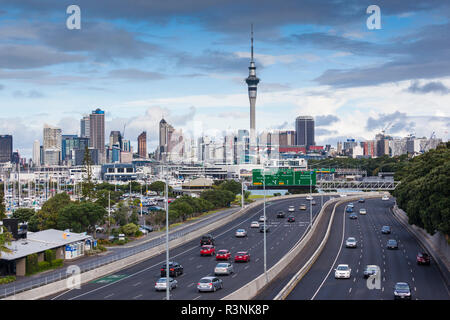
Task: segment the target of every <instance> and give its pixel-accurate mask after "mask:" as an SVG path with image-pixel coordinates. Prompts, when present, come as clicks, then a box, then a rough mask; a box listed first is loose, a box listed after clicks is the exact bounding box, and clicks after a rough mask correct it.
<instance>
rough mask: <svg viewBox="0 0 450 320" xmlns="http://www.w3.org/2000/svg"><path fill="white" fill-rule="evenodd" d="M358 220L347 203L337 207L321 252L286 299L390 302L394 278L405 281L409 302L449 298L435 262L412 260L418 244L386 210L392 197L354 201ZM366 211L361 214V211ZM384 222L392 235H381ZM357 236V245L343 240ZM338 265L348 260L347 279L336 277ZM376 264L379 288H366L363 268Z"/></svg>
mask: <svg viewBox="0 0 450 320" xmlns="http://www.w3.org/2000/svg"><path fill="white" fill-rule="evenodd" d="M353 203H354V206H355V207H354V212H355V213H357V215H358V218H357V219H356V220H351V219H349V218H348V215H349V214H348V213H345V204H343V205H339V206H338V207H337V208H336V213H335V217H334V219H333V225H332V228H331V234H330V237H329V239H328V241H327V244H326V245H325V248H324V249H323V251H322V253H321V254H320V256H319V257H318V259H317V260H316V262H315V263H314V264H313V266H312V267H311V269H310V270H309V271H308V273H307V274H306V275H305V276H304V277H303V279H302V280H301V281H300V282H299V283H298V284H297V286H296V287H295V288H294V289H293V290H292V291H291V293H290V294H289V296H288V297H287V300H310V299H314V300H392V299H393V297H394V294H393V286H394V285H395V283H396V282H408V283H409V285H410V287H411V293H412V299H413V300H428V299H432V300H447V299H450V293H449V290H448V288H447V286H446V285H445V282H444V280H443V278H442V276H441V273H440V271H439V269H438V267H437V266H436V263H435V262H434V261H433V259H432V260H431V265H430V266H419V265H417V264H416V255H417V253H418V252H419V251H421V250H422V248H421V246H420V244H419V243H418V242H417V240H416V239H415V238H414V237H413V235H411V234H410V233H409V232H408V231H407V230H406V229H405V228H404V227H403V226H402V225H401V224H400V223H399V222H398V221H397V220H396V218H395V217H394V216H393V214H392V212H391V211H390V208H391V207H392V205H393V203H394V200H393V198H391V199H390V200H389V201H382V200H381V199H370V200H369V199H368V200H366V202H365V203H358V202H357V201H354V202H353ZM360 208H366V209H367V214H366V215H360V214H359V209H360ZM383 225H389V226H391V229H392V233H391V234H382V233H381V231H380V230H381V227H382V226H383ZM348 237H355V238H356V239H357V241H358V247H357V248H346V247H345V240H346V239H347V238H348ZM388 239H396V240H397V242H398V245H399V249H398V250H387V249H386V242H387V240H388ZM338 264H348V265H349V266H350V268H351V270H352V271H351V277H350V279H335V278H334V269H335V268H336V266H337V265H338ZM368 264H375V265H377V266H379V267H380V270H381V277H380V280H381V282H380V289H371V290H370V289H369V288H368V287H367V281H366V279H364V277H363V270H364V267H365V266H366V265H368Z"/></svg>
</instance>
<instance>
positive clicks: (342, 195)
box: [339, 193, 347, 198]
mask: <svg viewBox="0 0 450 320" xmlns="http://www.w3.org/2000/svg"><path fill="white" fill-rule="evenodd" d="M339 196H340V197H341V198H345V197H346V196H347V195H346V194H345V193H343V194H340V195H339Z"/></svg>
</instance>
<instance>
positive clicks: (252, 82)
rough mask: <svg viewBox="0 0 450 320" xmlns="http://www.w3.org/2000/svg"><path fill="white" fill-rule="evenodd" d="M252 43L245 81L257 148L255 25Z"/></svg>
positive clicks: (251, 130) (251, 126) (253, 143)
mask: <svg viewBox="0 0 450 320" xmlns="http://www.w3.org/2000/svg"><path fill="white" fill-rule="evenodd" d="M251 43H252V45H251V60H250V66H249V67H248V77H247V78H246V79H245V82H246V83H247V85H248V98H249V100H250V146H251V147H256V129H255V124H256V120H255V104H256V91H257V89H258V83H259V78H258V77H256V67H255V62H254V60H253V23H252V25H251Z"/></svg>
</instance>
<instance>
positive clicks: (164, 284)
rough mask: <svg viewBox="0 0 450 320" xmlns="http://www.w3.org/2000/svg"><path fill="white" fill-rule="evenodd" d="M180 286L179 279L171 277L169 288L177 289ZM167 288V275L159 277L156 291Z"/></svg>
mask: <svg viewBox="0 0 450 320" xmlns="http://www.w3.org/2000/svg"><path fill="white" fill-rule="evenodd" d="M177 286H178V282H177V280H175V279H173V278H169V290H172V289H175V288H176V287H177ZM166 288H167V280H166V278H165V277H163V278H159V279H158V281H156V283H155V289H156V291H160V290H166Z"/></svg>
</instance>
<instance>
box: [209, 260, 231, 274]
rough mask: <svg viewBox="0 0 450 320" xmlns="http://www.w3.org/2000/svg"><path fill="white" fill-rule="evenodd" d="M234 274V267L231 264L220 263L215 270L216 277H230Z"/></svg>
mask: <svg viewBox="0 0 450 320" xmlns="http://www.w3.org/2000/svg"><path fill="white" fill-rule="evenodd" d="M232 273H234V269H233V265H232V264H231V263H229V262H221V263H218V264H217V265H216V267H215V268H214V275H216V276H218V275H222V274H226V275H230V274H232Z"/></svg>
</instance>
